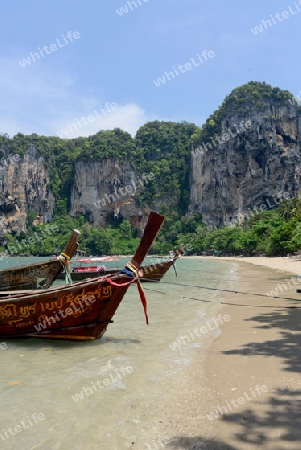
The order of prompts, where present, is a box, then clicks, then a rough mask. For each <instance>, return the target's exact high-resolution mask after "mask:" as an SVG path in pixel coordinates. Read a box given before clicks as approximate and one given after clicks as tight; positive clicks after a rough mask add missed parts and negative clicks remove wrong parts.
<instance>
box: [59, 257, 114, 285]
mask: <svg viewBox="0 0 301 450" xmlns="http://www.w3.org/2000/svg"><path fill="white" fill-rule="evenodd" d="M117 262H119V258H118V256H101V257H92V258H88V257H83V258H77V259H74V260H72V261H71V262H70V264H71V265H72V268H71V270H70V277H71V279H72V281H81V280H86V279H87V278H98V277H101V276H103V275H113V274H115V273H118V272H120V268H118V267H117V265H116V264H115V263H117ZM98 263H101V264H98ZM107 263H114V266H115V267H112V266H111V267H108V266H107V265H106V264H107ZM86 264H88V265H86ZM58 278H59V279H64V278H65V274H64V273H60V274H59V275H58Z"/></svg>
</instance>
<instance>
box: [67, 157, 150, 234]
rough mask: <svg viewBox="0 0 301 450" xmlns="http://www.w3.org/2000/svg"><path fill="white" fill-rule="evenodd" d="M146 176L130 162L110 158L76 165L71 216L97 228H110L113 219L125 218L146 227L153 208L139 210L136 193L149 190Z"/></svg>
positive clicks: (79, 162)
mask: <svg viewBox="0 0 301 450" xmlns="http://www.w3.org/2000/svg"><path fill="white" fill-rule="evenodd" d="M147 183H148V179H147V177H146V178H144V179H142V178H140V177H138V175H137V173H136V171H135V170H134V169H133V167H132V166H131V164H130V163H129V161H124V162H123V163H120V161H119V160H118V159H115V158H108V159H105V160H103V161H98V162H83V161H78V162H76V163H75V171H74V184H73V186H72V190H71V202H70V203H71V206H70V215H71V216H74V217H78V216H79V215H84V216H88V217H89V221H90V222H91V223H92V224H93V225H94V226H95V227H99V226H103V227H105V226H107V225H108V223H110V218H112V217H120V216H121V217H123V218H124V219H126V220H129V221H130V223H131V224H132V225H133V226H136V227H137V228H141V229H142V228H144V226H145V224H146V222H147V217H148V214H149V212H150V208H149V207H148V206H147V205H144V207H142V208H139V207H138V206H137V204H136V202H135V197H134V196H133V194H134V193H135V192H137V191H140V190H142V189H144V188H147Z"/></svg>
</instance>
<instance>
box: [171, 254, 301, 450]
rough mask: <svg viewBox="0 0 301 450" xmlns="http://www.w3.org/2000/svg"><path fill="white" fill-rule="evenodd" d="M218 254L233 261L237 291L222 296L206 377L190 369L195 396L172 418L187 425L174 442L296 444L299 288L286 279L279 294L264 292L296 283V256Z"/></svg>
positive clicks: (296, 448) (242, 449)
mask: <svg viewBox="0 0 301 450" xmlns="http://www.w3.org/2000/svg"><path fill="white" fill-rule="evenodd" d="M203 259H208V258H196V261H197V260H198V261H199V263H202V260H203ZM218 259H219V260H224V261H225V263H226V262H231V263H235V264H236V269H237V272H236V273H237V278H238V283H237V293H230V292H224V293H223V295H222V297H223V301H222V303H223V304H224V305H225V307H224V308H223V309H222V315H225V314H227V315H229V316H230V317H231V320H230V321H228V322H227V323H223V324H222V325H221V330H222V333H221V334H220V336H219V337H218V338H217V339H216V340H215V341H214V342H213V343H212V344H211V346H210V348H207V350H206V351H207V352H208V353H207V359H206V369H205V373H206V376H205V379H204V380H199V379H198V376H197V373H196V372H195V371H194V372H193V373H192V374H191V379H190V383H193V386H194V388H193V389H191V390H193V395H190V396H189V395H188V396H187V397H186V398H189V399H190V401H189V409H187V408H186V407H185V408H184V410H185V413H186V414H185V417H183V409H182V419H180V422H178V426H179V427H181V426H183V427H185V428H186V430H183V432H182V433H181V434H179V437H178V438H177V439H175V440H174V441H173V442H172V444H173V446H172V448H181V449H182V448H183V449H184V448H185V449H192V450H193V449H210V450H253V449H254V450H255V449H258V448H262V449H264V450H286V449H293V450H300V448H301V430H300V424H299V422H300V417H301V376H300V371H301V356H300V343H301V333H300V330H301V326H300V321H301V294H297V293H296V287H298V286H296V285H293V284H292V283H291V285H290V286H291V287H290V288H289V286H288V284H287V290H283V292H282V293H279V296H278V297H280V298H271V297H269V296H267V295H266V293H267V292H270V290H271V289H275V287H276V286H277V284H278V283H282V284H285V283H288V281H289V280H291V279H292V277H293V278H294V279H295V281H296V280H297V277H296V275H298V274H299V273H301V261H297V260H294V259H292V258H265V257H261V258H218ZM288 298H289V299H288ZM190 386H191V384H190ZM186 418H187V420H186ZM195 419H196V420H195ZM188 420H190V426H189V425H188V423H187V422H188ZM195 422H197V424H198V426H196V423H195ZM185 424H186V426H185ZM197 428H198V429H199V432H197V431H196V429H197Z"/></svg>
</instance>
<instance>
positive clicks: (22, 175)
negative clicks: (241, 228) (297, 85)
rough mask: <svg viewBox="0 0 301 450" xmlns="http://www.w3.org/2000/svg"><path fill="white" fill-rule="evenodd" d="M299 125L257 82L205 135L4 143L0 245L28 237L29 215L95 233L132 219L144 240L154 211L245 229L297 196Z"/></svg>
mask: <svg viewBox="0 0 301 450" xmlns="http://www.w3.org/2000/svg"><path fill="white" fill-rule="evenodd" d="M300 117H301V113H300V107H299V106H298V104H297V102H295V101H293V100H292V95H291V94H290V93H289V92H288V91H281V90H280V89H279V88H272V87H271V86H269V85H266V84H265V83H258V82H250V83H248V84H247V85H244V86H241V87H239V88H237V89H234V91H232V93H231V94H230V95H229V96H228V97H227V98H226V99H225V101H224V102H223V104H222V105H221V107H220V108H219V109H218V110H217V111H215V112H214V114H212V115H211V116H210V117H209V118H208V120H207V121H206V123H205V124H204V126H203V127H202V128H201V129H200V128H198V127H196V126H195V125H194V124H189V123H186V122H181V123H174V122H159V121H154V122H149V123H147V124H145V125H144V126H143V127H141V128H140V129H139V130H138V132H137V135H136V137H135V138H132V137H131V136H130V135H129V134H128V133H126V132H123V131H122V130H120V129H115V130H111V131H101V132H99V133H97V134H96V135H94V136H90V137H89V138H76V139H70V140H68V139H60V138H58V137H45V136H37V135H31V136H23V135H21V134H19V135H16V136H15V137H14V138H12V139H9V138H8V137H4V136H1V135H0V151H1V153H0V158H1V160H0V182H1V189H0V237H1V236H3V234H4V233H6V232H13V233H16V234H20V232H22V231H26V216H27V214H28V212H34V213H36V215H37V216H38V220H40V221H41V222H48V221H50V220H51V219H52V218H53V216H54V214H55V213H58V214H61V215H62V214H70V215H71V216H73V217H79V216H85V217H86V218H87V219H88V220H89V221H90V223H91V224H92V225H93V226H94V227H99V226H104V227H105V226H107V225H108V224H110V223H111V221H112V220H114V218H120V219H127V220H129V221H130V222H131V224H132V225H133V226H135V227H137V228H139V229H140V230H142V229H143V227H144V225H145V223H146V220H147V216H148V213H149V211H150V210H151V209H155V210H158V211H159V212H161V213H162V214H165V215H166V216H167V217H168V218H169V219H170V220H177V219H179V218H181V216H184V215H185V214H187V213H193V212H199V213H201V214H202V220H203V222H204V223H205V224H207V225H210V226H218V227H220V226H223V225H231V224H233V223H237V221H240V220H241V219H242V218H243V217H244V216H245V215H249V213H250V212H251V211H253V210H255V209H256V208H260V207H261V206H262V205H267V204H268V203H267V201H270V202H271V203H272V202H273V198H274V199H275V198H281V196H283V195H284V194H286V195H289V196H293V195H298V194H299V192H300V190H301V180H300V171H301V156H300V136H301V122H300ZM12 155H19V158H16V159H13V158H12V157H11V156H12ZM151 174H152V178H151V179H149V180H148V181H147V179H146V178H143V177H146V176H147V175H151ZM32 217H33V215H32Z"/></svg>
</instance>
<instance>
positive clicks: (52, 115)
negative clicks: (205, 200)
mask: <svg viewBox="0 0 301 450" xmlns="http://www.w3.org/2000/svg"><path fill="white" fill-rule="evenodd" d="M135 1H136V4H137V8H135V6H134V4H132V9H130V7H129V6H127V8H128V12H127V13H125V12H123V14H122V15H121V10H120V8H121V7H122V6H125V5H127V1H126V0H109V1H108V2H104V1H102V2H100V1H99V0H98V1H96V0H87V1H86V2H82V1H81V2H79V1H74V0H72V1H71V0H60V1H58V0H52V1H51V2H41V0H27V1H26V2H20V0H18V1H17V0H10V2H7V1H5V2H4V1H3V0H0V5H1V27H0V35H1V39H0V98H1V102H0V132H1V133H8V134H9V135H10V136H13V135H14V134H16V133H17V132H22V133H24V134H31V133H38V134H43V135H57V133H60V130H62V129H65V128H66V127H67V126H68V123H69V124H71V123H74V122H75V120H76V119H78V121H81V119H80V118H81V117H84V118H85V117H87V116H89V115H90V116H91V115H92V116H93V120H92V118H91V119H90V120H89V121H88V120H87V119H86V120H85V122H86V123H84V121H81V122H80V123H81V126H80V127H79V126H78V129H76V130H75V129H74V130H73V131H72V132H71V130H69V135H68V136H67V137H75V136H78V135H82V136H88V135H90V134H94V133H96V132H97V131H99V130H100V129H113V128H114V127H120V128H122V129H124V130H126V131H128V132H130V133H131V134H132V135H134V134H135V132H136V131H137V129H138V128H139V127H140V126H141V125H143V124H144V123H146V122H147V121H150V120H154V119H158V120H172V121H181V120H186V121H188V122H194V123H196V124H197V125H199V126H201V125H202V123H204V121H205V120H206V118H207V117H208V116H209V115H210V114H211V113H213V112H214V110H215V109H217V108H218V106H219V105H220V104H221V102H222V101H223V99H224V98H225V96H226V95H228V94H229V93H230V92H231V90H232V89H234V88H235V87H237V86H239V85H242V84H244V83H247V82H248V81H251V80H256V81H266V82H267V83H269V84H272V85H273V86H278V87H280V88H282V89H288V90H289V91H291V92H292V93H293V94H294V95H297V94H298V92H299V91H300V90H301V76H300V75H301V59H300V57H299V55H300V30H301V27H300V21H301V6H300V7H299V9H300V12H298V3H299V0H296V1H295V0H283V1H282V0H265V1H264V2H263V1H258V0H254V1H253V2H242V1H241V0H240V1H238V0H228V1H225V0H215V1H214V2H208V1H202V0H185V1H181V0H148V1H146V0H135ZM139 2H140V3H141V4H140V5H139ZM300 3H301V1H300ZM289 7H290V8H291V9H290V10H289ZM116 10H119V14H118V13H117V12H116ZM283 11H288V14H286V16H287V17H286V18H285V20H284V19H282V20H281V21H279V20H276V19H275V18H274V22H275V24H274V23H273V24H272V26H271V27H270V26H267V29H265V28H263V31H262V32H260V33H258V34H257V35H255V34H254V33H253V32H252V31H251V28H254V27H255V26H256V25H259V24H260V23H261V21H262V20H263V19H264V20H267V19H271V17H270V15H272V17H274V16H275V14H276V13H279V14H282V12H283ZM70 31H71V32H72V33H74V32H78V33H79V35H80V36H79V37H78V38H77V39H74V38H72V42H71V41H70V39H68V38H67V37H66V36H67V33H68V32H70ZM63 35H64V36H65V39H66V41H67V42H68V45H67V44H66V41H64V38H63ZM76 36H78V35H76ZM57 40H59V42H60V45H61V47H60V46H59V45H58V43H57ZM55 43H57V44H56V46H57V48H56V50H55V51H51V50H50V48H49V46H50V45H51V44H55ZM64 44H65V45H64ZM45 45H46V46H47V48H48V52H49V54H46V52H45V51H44V52H43V54H44V57H43V58H42V57H41V58H40V60H38V59H37V58H35V59H36V61H35V62H34V61H33V60H32V58H31V57H30V53H31V52H32V53H33V52H37V51H38V47H40V49H43V47H44V46H45ZM52 48H54V47H52ZM205 50H206V52H209V51H210V50H211V51H213V52H214V55H215V56H214V57H212V58H208V57H207V61H205V60H204V61H203V64H199V65H193V64H191V58H194V60H195V61H199V60H197V54H199V55H201V53H202V52H203V51H205ZM25 58H26V59H28V58H29V60H30V64H25V67H22V66H21V64H20V61H21V62H22V61H23V60H24V59H25ZM187 63H190V64H191V67H190V69H189V70H186V71H185V73H184V72H183V73H181V72H179V70H178V73H179V75H178V76H175V78H174V79H173V78H172V77H171V76H170V78H171V79H170V81H166V82H165V84H162V85H161V86H160V87H157V86H156V85H155V83H154V80H157V79H158V78H159V77H162V76H163V75H164V72H165V71H172V70H174V69H173V67H174V68H176V69H177V67H178V65H179V64H181V65H182V67H183V65H185V64H187ZM23 65H24V63H23ZM183 70H184V69H183ZM112 103H115V109H114V110H113V109H112V108H111V106H109V105H112ZM105 104H107V109H103V111H104V112H105V115H104V114H103V113H102V112H101V107H102V108H104V105H105ZM116 105H117V106H116ZM109 110H110V111H109ZM95 111H96V112H95Z"/></svg>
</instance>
